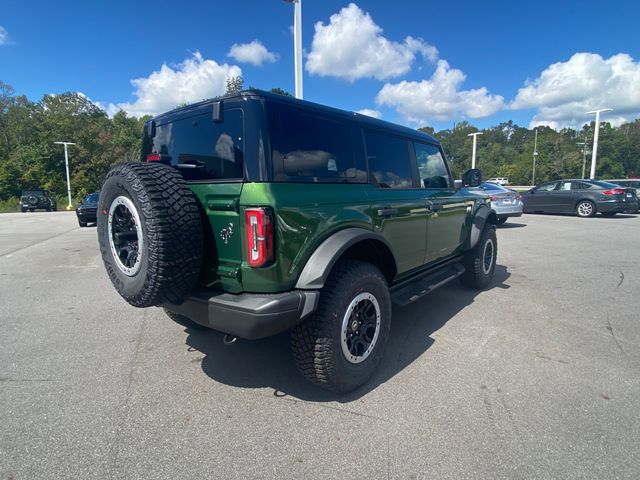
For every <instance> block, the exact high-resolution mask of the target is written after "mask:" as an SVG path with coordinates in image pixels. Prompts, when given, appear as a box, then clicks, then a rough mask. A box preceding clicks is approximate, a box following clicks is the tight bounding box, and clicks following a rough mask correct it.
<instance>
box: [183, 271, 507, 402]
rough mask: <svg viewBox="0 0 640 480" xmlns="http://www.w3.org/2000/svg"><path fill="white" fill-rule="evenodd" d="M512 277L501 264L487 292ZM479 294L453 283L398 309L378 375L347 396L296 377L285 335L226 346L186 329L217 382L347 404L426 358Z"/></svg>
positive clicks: (214, 335) (216, 335) (218, 338)
mask: <svg viewBox="0 0 640 480" xmlns="http://www.w3.org/2000/svg"><path fill="white" fill-rule="evenodd" d="M510 276H511V274H510V273H509V272H508V271H507V268H506V267H505V266H503V265H497V266H496V271H495V275H494V278H493V282H492V283H491V285H490V286H489V287H488V288H487V289H492V288H510V286H509V284H508V283H506V281H507V280H508V279H509V277H510ZM481 294H482V291H478V290H470V289H467V288H465V287H463V286H462V285H461V284H460V283H459V282H456V281H454V282H452V283H451V284H450V285H446V286H444V287H442V288H441V289H439V290H436V291H434V292H433V293H431V294H429V295H427V296H426V297H425V298H423V299H421V300H418V301H416V302H414V303H412V304H410V305H408V306H406V307H397V306H394V308H393V324H392V328H391V335H390V338H389V342H388V344H387V349H386V352H385V357H384V359H383V361H382V363H381V365H380V366H379V367H378V371H377V372H376V373H375V374H374V376H373V377H372V378H371V379H370V380H369V382H367V384H365V385H364V386H362V387H360V388H359V389H357V390H355V391H354V392H351V393H349V394H346V395H340V394H335V393H331V392H327V391H325V390H323V389H321V388H319V387H317V386H315V385H313V384H311V383H309V382H308V381H306V380H305V379H304V378H303V377H302V376H301V375H300V374H299V373H298V371H297V370H296V367H295V365H294V362H293V358H292V356H291V351H290V347H289V334H288V333H286V332H285V333H283V334H280V335H276V336H274V337H270V338H266V339H263V340H256V341H243V340H238V341H237V342H236V343H235V344H233V345H230V346H227V345H224V344H223V342H222V339H223V337H224V335H223V334H222V333H220V332H216V331H213V330H208V329H196V328H186V329H185V332H186V333H187V338H186V344H187V345H188V346H189V347H190V349H194V350H197V351H199V352H201V353H203V354H204V355H205V356H204V358H203V359H202V371H203V372H204V373H205V374H206V375H207V376H209V377H210V378H211V379H213V380H214V381H216V382H220V383H222V384H225V385H229V386H233V387H238V388H270V389H273V395H274V396H276V397H286V396H288V397H292V398H295V399H299V400H304V401H311V402H330V401H337V402H341V403H348V402H351V401H353V400H357V399H358V398H360V397H362V396H364V395H366V394H367V393H369V392H370V391H372V390H374V389H375V388H377V387H378V386H379V385H381V384H383V383H385V382H387V381H388V380H390V379H391V378H393V377H394V376H396V375H397V374H398V373H400V372H402V370H404V369H405V368H406V367H407V366H409V365H410V364H411V363H413V362H414V361H415V360H416V359H417V358H418V357H420V356H421V355H422V354H424V353H425V352H426V351H427V350H428V349H429V347H431V345H433V344H434V342H435V340H434V339H433V338H431V335H432V334H433V333H434V332H436V331H437V330H439V329H440V328H442V326H444V325H445V324H446V323H447V322H448V321H449V320H450V319H452V318H453V317H455V316H456V315H457V314H458V313H459V312H460V311H461V310H462V309H464V308H465V307H467V306H468V305H470V304H472V303H473V301H474V299H475V297H476V296H477V295H481Z"/></svg>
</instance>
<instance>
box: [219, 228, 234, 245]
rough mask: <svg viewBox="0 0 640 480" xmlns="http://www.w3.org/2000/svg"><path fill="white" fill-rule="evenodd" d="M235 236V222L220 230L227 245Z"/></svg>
mask: <svg viewBox="0 0 640 480" xmlns="http://www.w3.org/2000/svg"><path fill="white" fill-rule="evenodd" d="M232 236H233V223H230V224H229V226H228V227H227V228H223V229H222V230H220V238H222V241H223V242H224V244H225V245H227V244H228V243H229V239H230V238H231V237H232Z"/></svg>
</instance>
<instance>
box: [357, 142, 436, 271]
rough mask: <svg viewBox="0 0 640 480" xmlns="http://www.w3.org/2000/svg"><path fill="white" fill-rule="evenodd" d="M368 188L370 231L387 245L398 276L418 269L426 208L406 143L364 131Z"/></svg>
mask: <svg viewBox="0 0 640 480" xmlns="http://www.w3.org/2000/svg"><path fill="white" fill-rule="evenodd" d="M364 139H365V144H366V152H367V159H368V164H369V172H370V175H371V185H368V186H367V187H366V192H367V194H368V196H369V198H370V200H371V212H370V214H371V218H373V219H374V220H373V224H374V225H373V226H374V229H375V230H376V231H377V232H379V233H380V234H381V235H382V236H383V237H384V238H385V239H386V240H387V241H388V242H389V244H390V245H391V248H392V250H393V254H394V256H395V257H396V262H397V265H398V274H402V273H404V272H407V271H409V270H412V269H414V268H417V267H420V266H421V265H422V264H423V262H424V255H425V246H426V244H427V238H426V237H427V217H428V211H427V208H426V207H427V205H426V201H425V198H424V191H423V190H422V189H420V188H417V185H416V184H415V183H414V175H413V168H412V163H411V155H410V150H409V148H410V146H411V144H410V142H408V141H407V140H405V139H402V138H400V137H394V136H391V135H387V134H383V133H379V132H373V131H368V130H366V131H365V132H364Z"/></svg>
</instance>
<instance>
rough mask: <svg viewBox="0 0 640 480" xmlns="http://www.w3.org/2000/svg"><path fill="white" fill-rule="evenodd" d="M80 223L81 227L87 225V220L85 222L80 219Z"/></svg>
mask: <svg viewBox="0 0 640 480" xmlns="http://www.w3.org/2000/svg"><path fill="white" fill-rule="evenodd" d="M78 225H80V227H86V226H87V222H83V221H82V220H80V219H78Z"/></svg>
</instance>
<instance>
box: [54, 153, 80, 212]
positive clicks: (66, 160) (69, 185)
mask: <svg viewBox="0 0 640 480" xmlns="http://www.w3.org/2000/svg"><path fill="white" fill-rule="evenodd" d="M53 143H56V144H58V145H64V166H65V168H66V170H67V196H68V197H69V205H68V206H67V210H71V209H72V208H73V205H71V180H70V179H69V154H68V152H67V145H75V143H73V142H53Z"/></svg>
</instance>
